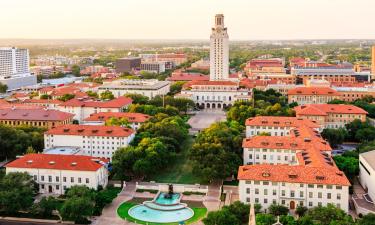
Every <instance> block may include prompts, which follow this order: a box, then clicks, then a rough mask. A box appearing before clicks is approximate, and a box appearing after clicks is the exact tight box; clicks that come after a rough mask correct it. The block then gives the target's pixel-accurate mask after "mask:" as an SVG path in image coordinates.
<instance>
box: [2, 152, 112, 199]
mask: <svg viewBox="0 0 375 225" xmlns="http://www.w3.org/2000/svg"><path fill="white" fill-rule="evenodd" d="M107 164H108V160H105V159H99V158H93V157H89V156H82V155H52V154H27V155H24V156H21V157H20V158H18V159H16V160H14V161H12V162H10V163H8V164H7V165H6V166H5V168H6V173H7V174H8V173H12V172H27V173H28V174H29V175H30V176H31V177H32V178H33V179H34V181H35V182H36V183H37V184H38V192H39V193H41V194H47V193H49V194H56V195H62V194H64V193H65V190H66V189H67V188H70V187H72V186H75V185H84V186H86V187H89V188H93V189H95V190H97V189H98V187H99V186H101V187H103V188H105V187H106V186H107V184H108V170H107V166H106V165H107Z"/></svg>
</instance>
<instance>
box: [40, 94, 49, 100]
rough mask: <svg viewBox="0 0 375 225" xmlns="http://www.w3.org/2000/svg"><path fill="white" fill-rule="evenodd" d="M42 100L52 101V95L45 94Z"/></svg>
mask: <svg viewBox="0 0 375 225" xmlns="http://www.w3.org/2000/svg"><path fill="white" fill-rule="evenodd" d="M39 98H40V99H52V96H51V95H47V94H43V95H41V96H40V97H39Z"/></svg>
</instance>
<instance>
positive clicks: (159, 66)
mask: <svg viewBox="0 0 375 225" xmlns="http://www.w3.org/2000/svg"><path fill="white" fill-rule="evenodd" d="M165 65H166V63H165V62H142V63H141V70H142V71H147V72H151V73H164V72H165Z"/></svg>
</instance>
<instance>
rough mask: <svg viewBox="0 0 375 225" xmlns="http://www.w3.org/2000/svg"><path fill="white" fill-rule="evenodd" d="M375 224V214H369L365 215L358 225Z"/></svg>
mask: <svg viewBox="0 0 375 225" xmlns="http://www.w3.org/2000/svg"><path fill="white" fill-rule="evenodd" d="M374 222H375V214H373V213H369V214H367V215H364V216H363V217H362V218H361V219H359V221H358V225H373V224H374Z"/></svg>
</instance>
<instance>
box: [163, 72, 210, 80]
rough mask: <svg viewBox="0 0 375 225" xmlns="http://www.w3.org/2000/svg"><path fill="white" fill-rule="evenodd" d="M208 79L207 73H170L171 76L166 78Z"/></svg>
mask: <svg viewBox="0 0 375 225" xmlns="http://www.w3.org/2000/svg"><path fill="white" fill-rule="evenodd" d="M209 79H210V77H209V76H208V75H204V74H200V73H172V76H171V77H169V78H168V80H170V81H193V80H200V81H208V80H209Z"/></svg>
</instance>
